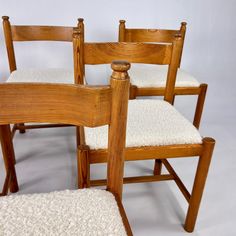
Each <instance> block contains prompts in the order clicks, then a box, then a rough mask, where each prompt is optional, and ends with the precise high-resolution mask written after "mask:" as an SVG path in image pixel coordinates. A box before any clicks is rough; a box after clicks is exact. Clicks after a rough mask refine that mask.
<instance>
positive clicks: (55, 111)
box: [0, 83, 111, 127]
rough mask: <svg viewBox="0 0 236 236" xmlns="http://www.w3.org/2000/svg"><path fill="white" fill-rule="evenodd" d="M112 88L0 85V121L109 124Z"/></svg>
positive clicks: (32, 84)
mask: <svg viewBox="0 0 236 236" xmlns="http://www.w3.org/2000/svg"><path fill="white" fill-rule="evenodd" d="M110 112H111V88H110V87H109V86H103V87H91V86H90V87H88V86H82V85H66V84H37V83H17V84H16V83H15V84H13V83H3V84H0V124H15V123H23V122H25V123H27V122H39V123H41V122H42V123H43V122H46V123H63V124H71V125H77V126H80V125H82V126H88V127H94V126H98V125H104V124H108V123H110Z"/></svg>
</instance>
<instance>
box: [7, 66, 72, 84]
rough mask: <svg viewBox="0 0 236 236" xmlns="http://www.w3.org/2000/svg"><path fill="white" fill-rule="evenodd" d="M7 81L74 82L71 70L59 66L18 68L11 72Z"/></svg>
mask: <svg viewBox="0 0 236 236" xmlns="http://www.w3.org/2000/svg"><path fill="white" fill-rule="evenodd" d="M7 82H12V83H15V82H38V83H39V82H41V83H65V84H73V83H74V73H73V70H71V71H70V70H66V69H61V68H48V69H22V70H20V69H18V70H15V71H13V72H12V73H11V75H10V76H9V78H8V80H7Z"/></svg>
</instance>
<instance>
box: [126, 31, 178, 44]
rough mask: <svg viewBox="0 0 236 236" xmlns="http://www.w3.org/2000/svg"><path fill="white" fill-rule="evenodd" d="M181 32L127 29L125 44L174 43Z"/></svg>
mask: <svg viewBox="0 0 236 236" xmlns="http://www.w3.org/2000/svg"><path fill="white" fill-rule="evenodd" d="M176 34H180V31H179V30H164V29H125V42H159V43H172V42H173V40H174V37H175V35H176Z"/></svg>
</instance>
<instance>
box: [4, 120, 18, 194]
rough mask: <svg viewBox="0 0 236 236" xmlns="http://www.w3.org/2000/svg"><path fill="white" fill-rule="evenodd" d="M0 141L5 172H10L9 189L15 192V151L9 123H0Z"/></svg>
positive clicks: (16, 185)
mask: <svg viewBox="0 0 236 236" xmlns="http://www.w3.org/2000/svg"><path fill="white" fill-rule="evenodd" d="M0 141H1V146H2V155H3V160H4V164H5V168H6V173H8V172H10V173H11V175H10V191H11V192H12V193H15V192H17V191H18V190H19V187H18V182H17V177H16V170H15V163H14V160H15V153H14V148H13V143H12V136H11V128H10V125H0Z"/></svg>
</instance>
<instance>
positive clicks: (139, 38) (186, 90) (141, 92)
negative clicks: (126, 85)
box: [118, 20, 207, 128]
mask: <svg viewBox="0 0 236 236" xmlns="http://www.w3.org/2000/svg"><path fill="white" fill-rule="evenodd" d="M186 25H187V23H186V22H182V23H181V27H180V29H179V30H166V29H135V28H126V25H125V20H120V24H119V38H118V40H119V42H157V43H171V42H173V40H174V38H175V35H181V43H180V47H181V49H180V50H181V54H180V58H179V67H180V63H181V58H182V52H183V46H184V39H185V33H186ZM131 90H133V91H132V92H131V93H132V95H133V98H136V97H137V96H163V95H164V93H165V88H154V87H146V88H139V87H137V86H135V85H132V86H131ZM206 92H207V84H200V86H199V87H175V89H174V96H175V95H197V96H198V99H197V104H196V108H195V114H194V119H193V124H194V126H195V127H196V128H199V126H200V122H201V117H202V112H203V107H204V102H205V97H206ZM173 103H174V100H173Z"/></svg>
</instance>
